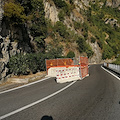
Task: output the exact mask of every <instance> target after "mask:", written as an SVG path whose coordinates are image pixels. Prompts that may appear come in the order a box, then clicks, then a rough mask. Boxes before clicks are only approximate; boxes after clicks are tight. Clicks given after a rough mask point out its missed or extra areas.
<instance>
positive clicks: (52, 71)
mask: <svg viewBox="0 0 120 120" xmlns="http://www.w3.org/2000/svg"><path fill="white" fill-rule="evenodd" d="M65 68H66V67H51V68H49V69H48V76H50V77H56V74H57V72H56V71H57V70H60V71H62V70H64V69H65Z"/></svg>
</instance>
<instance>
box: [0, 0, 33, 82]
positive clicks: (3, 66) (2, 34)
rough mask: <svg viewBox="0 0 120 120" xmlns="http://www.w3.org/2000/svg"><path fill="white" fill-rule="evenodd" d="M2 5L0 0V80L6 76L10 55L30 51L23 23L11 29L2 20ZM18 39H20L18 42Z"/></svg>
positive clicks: (28, 39)
mask: <svg viewBox="0 0 120 120" xmlns="http://www.w3.org/2000/svg"><path fill="white" fill-rule="evenodd" d="M2 5H3V1H2V0H0V82H2V81H4V80H5V78H7V76H8V72H9V70H8V68H7V65H8V62H9V59H10V57H12V56H14V55H16V54H19V53H23V54H26V53H29V52H31V47H30V42H29V41H30V38H29V35H28V33H27V28H26V27H25V26H24V25H23V26H20V27H17V28H16V27H15V26H13V29H12V31H11V29H10V28H9V25H8V23H7V22H6V21H5V20H3V9H2ZM11 38H12V40H11ZM18 41H21V42H20V44H19V42H18Z"/></svg>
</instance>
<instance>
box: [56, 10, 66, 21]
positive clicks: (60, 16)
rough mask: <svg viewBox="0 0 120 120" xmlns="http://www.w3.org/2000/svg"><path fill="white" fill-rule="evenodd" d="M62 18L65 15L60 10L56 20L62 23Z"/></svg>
mask: <svg viewBox="0 0 120 120" xmlns="http://www.w3.org/2000/svg"><path fill="white" fill-rule="evenodd" d="M64 16H65V13H64V11H63V10H60V12H59V14H58V18H59V20H60V21H63V20H64Z"/></svg>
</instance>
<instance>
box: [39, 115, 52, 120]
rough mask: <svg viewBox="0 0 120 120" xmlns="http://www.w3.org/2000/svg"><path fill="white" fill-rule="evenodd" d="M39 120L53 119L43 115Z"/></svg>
mask: <svg viewBox="0 0 120 120" xmlns="http://www.w3.org/2000/svg"><path fill="white" fill-rule="evenodd" d="M41 120H53V118H52V116H47V115H45V116H43V117H42V118H41Z"/></svg>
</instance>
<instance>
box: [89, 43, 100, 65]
mask: <svg viewBox="0 0 120 120" xmlns="http://www.w3.org/2000/svg"><path fill="white" fill-rule="evenodd" d="M89 44H90V46H91V47H92V50H93V51H94V55H93V56H92V58H89V63H94V64H96V63H101V62H102V61H101V60H102V52H101V49H100V47H99V46H98V44H97V42H95V43H89Z"/></svg>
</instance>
